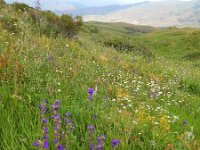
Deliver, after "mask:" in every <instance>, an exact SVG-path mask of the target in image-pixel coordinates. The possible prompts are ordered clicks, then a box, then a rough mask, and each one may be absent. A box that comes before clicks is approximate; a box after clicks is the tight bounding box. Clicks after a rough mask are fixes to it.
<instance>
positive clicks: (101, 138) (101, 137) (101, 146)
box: [96, 135, 106, 150]
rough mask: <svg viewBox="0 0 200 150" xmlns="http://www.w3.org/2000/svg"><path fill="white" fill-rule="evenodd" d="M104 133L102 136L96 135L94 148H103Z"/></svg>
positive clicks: (98, 149)
mask: <svg viewBox="0 0 200 150" xmlns="http://www.w3.org/2000/svg"><path fill="white" fill-rule="evenodd" d="M105 139H106V137H105V135H102V136H98V137H97V143H98V144H97V146H96V150H103V149H104V142H105Z"/></svg>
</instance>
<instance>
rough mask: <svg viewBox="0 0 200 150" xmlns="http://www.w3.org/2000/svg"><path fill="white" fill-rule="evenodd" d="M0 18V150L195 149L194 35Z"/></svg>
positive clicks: (46, 15)
mask: <svg viewBox="0 0 200 150" xmlns="http://www.w3.org/2000/svg"><path fill="white" fill-rule="evenodd" d="M0 14H1V15H0V79H1V80H0V85H1V86H0V114H1V117H0V149H2V150H15V149H20V150H26V149H28V150H32V149H64V148H65V149H69V148H70V149H72V150H77V149H83V150H87V149H91V150H96V149H98V150H101V149H106V150H107V149H116V150H117V149H119V150H120V149H121V150H128V149H130V150H140V149H141V150H143V149H145V150H151V149H152V150H163V149H165V150H173V149H177V150H191V149H194V150H198V149H199V148H200V144H199V143H200V134H199V131H200V127H199V124H200V119H199V116H200V112H199V111H200V100H199V99H200V72H199V67H200V61H199V57H200V49H199V46H200V45H199V43H200V31H199V30H198V29H192V28H183V29H179V28H166V29H156V28H151V27H139V26H132V25H128V24H123V23H115V24H114V23H113V24H108V23H94V22H89V23H85V24H83V23H82V21H81V17H77V18H73V17H70V16H68V15H64V16H63V17H58V16H56V15H55V14H53V13H51V12H44V11H39V10H35V9H33V8H29V7H28V6H25V5H24V4H12V5H7V4H5V3H4V2H3V1H2V0H0ZM32 14H34V15H32ZM37 17H39V18H40V19H41V20H42V21H41V20H40V19H39V20H37ZM69 18H70V19H69ZM54 19H55V20H54ZM68 19H69V20H70V21H69V20H68ZM58 20H59V22H58ZM77 20H79V21H77ZM65 21H66V22H65ZM79 23H80V24H79ZM70 25H71V26H70Z"/></svg>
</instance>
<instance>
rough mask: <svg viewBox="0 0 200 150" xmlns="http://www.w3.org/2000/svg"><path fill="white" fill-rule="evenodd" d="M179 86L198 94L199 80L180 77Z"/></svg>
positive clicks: (199, 89) (199, 90)
mask: <svg viewBox="0 0 200 150" xmlns="http://www.w3.org/2000/svg"><path fill="white" fill-rule="evenodd" d="M179 88H180V89H182V90H184V91H187V92H189V93H191V94H197V95H200V82H199V81H197V80H194V79H182V80H181V81H180V83H179Z"/></svg>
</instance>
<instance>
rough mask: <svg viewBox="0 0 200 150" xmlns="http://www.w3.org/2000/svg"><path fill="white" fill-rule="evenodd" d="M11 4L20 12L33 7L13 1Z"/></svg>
mask: <svg viewBox="0 0 200 150" xmlns="http://www.w3.org/2000/svg"><path fill="white" fill-rule="evenodd" d="M11 6H12V7H13V8H14V9H15V10H16V11H18V12H27V11H28V10H29V9H30V8H31V7H30V6H28V5H26V4H24V3H17V2H15V3H13V4H11Z"/></svg>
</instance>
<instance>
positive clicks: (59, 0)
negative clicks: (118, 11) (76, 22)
mask: <svg viewBox="0 0 200 150" xmlns="http://www.w3.org/2000/svg"><path fill="white" fill-rule="evenodd" d="M5 1H6V2H9V3H10V2H13V1H18V2H25V3H27V4H29V5H32V4H33V3H34V2H35V1H36V0H5ZM40 1H41V3H42V4H45V2H48V3H49V2H52V3H56V4H59V5H62V4H65V5H66V3H67V2H76V3H81V4H84V5H86V6H87V5H88V6H98V5H109V4H129V3H137V2H143V1H166V0H40ZM171 1H174V0H171ZM182 1H190V0H182ZM54 7H56V6H55V5H54Z"/></svg>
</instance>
